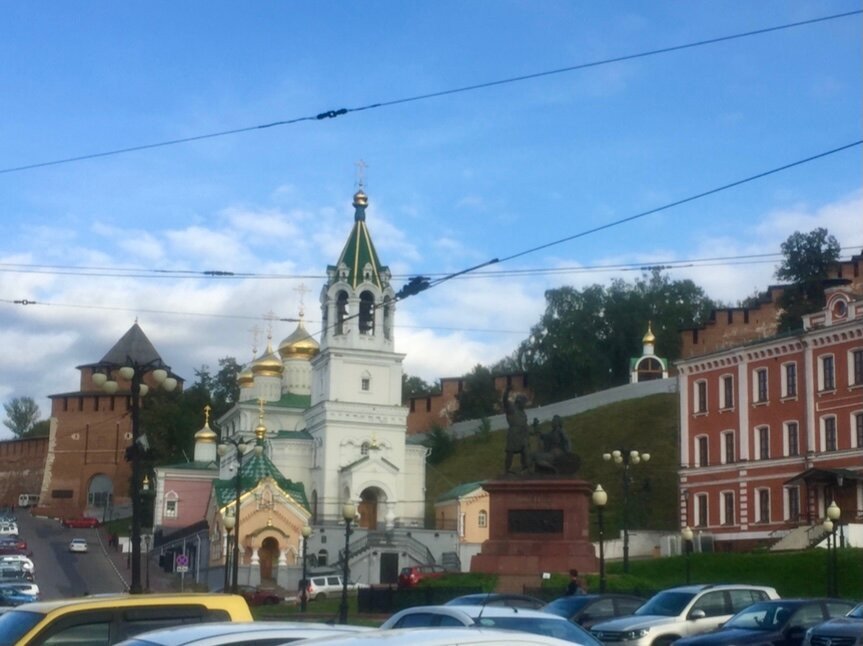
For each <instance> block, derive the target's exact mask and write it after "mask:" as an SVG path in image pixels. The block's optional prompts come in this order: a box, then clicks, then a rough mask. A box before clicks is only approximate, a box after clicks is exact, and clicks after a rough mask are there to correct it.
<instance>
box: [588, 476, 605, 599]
mask: <svg viewBox="0 0 863 646" xmlns="http://www.w3.org/2000/svg"><path fill="white" fill-rule="evenodd" d="M591 497H592V499H593V504H594V505H595V506H596V520H597V525H598V527H599V592H600V593H601V594H602V593H605V551H604V548H603V543H602V541H603V534H604V531H605V530H604V527H603V524H602V510H603V509H604V508H605V504H606V503H607V502H608V494H607V493H606V492H605V490H604V489H603V488H602V485H599V484H598V485H596V489H594V490H593V495H592V496H591Z"/></svg>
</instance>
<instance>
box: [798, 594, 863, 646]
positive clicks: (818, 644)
mask: <svg viewBox="0 0 863 646" xmlns="http://www.w3.org/2000/svg"><path fill="white" fill-rule="evenodd" d="M831 644H833V646H840V645H841V646H861V644H863V603H861V604H859V605H857V606H855V607H854V608H853V609H852V610H851V611H850V612H849V613H848V614H847V615H845V616H844V617H839V618H836V619H831V620H830V621H825V622H824V623H823V624H819V625H817V626H815V627H813V628H810V629H809V630H807V631H806V636H805V637H804V638H803V646H830V645H831Z"/></svg>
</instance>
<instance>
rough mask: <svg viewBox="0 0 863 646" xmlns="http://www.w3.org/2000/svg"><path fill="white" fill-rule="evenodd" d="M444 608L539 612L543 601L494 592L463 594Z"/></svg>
mask: <svg viewBox="0 0 863 646" xmlns="http://www.w3.org/2000/svg"><path fill="white" fill-rule="evenodd" d="M444 605H445V606H508V607H510V608H528V609H530V610H540V609H542V607H543V606H544V605H545V601H543V600H542V599H537V598H536V597H531V596H528V595H526V594H498V593H495V592H488V593H485V592H480V593H477V594H464V595H462V596H460V597H456V598H455V599H450V600H449V601H447V602H446V603H445V604H444Z"/></svg>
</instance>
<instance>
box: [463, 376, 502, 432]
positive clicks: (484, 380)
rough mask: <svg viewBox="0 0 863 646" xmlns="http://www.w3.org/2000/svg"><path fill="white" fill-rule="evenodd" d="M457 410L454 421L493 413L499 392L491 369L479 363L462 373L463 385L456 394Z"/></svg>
mask: <svg viewBox="0 0 863 646" xmlns="http://www.w3.org/2000/svg"><path fill="white" fill-rule="evenodd" d="M456 398H457V399H458V410H457V411H456V412H455V416H454V421H456V422H459V421H462V420H466V419H480V418H481V417H488V416H489V415H494V414H495V413H496V412H497V409H498V407H499V405H500V393H498V392H497V389H496V388H495V387H494V377H493V376H492V374H491V371H490V370H489V369H488V368H486V367H484V366H481V365H479V364H477V365H476V366H475V367H474V369H473V370H472V371H471V372H469V373H467V374H466V375H464V387H463V388H462V391H461V392H460V393H459V394H458V395H456Z"/></svg>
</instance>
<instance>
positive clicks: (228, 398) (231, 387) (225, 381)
mask: <svg viewBox="0 0 863 646" xmlns="http://www.w3.org/2000/svg"><path fill="white" fill-rule="evenodd" d="M240 370H241V366H240V364H238V363H237V360H236V359H235V358H234V357H223V358H221V359H219V371H218V372H217V373H216V376H215V377H214V378H213V379H212V380H211V381H210V384H209V391H210V397H211V399H212V406H213V417H214V418H219V417H221V416H222V415H224V414H225V413H227V412H228V411H229V410H230V409H231V406H233V405H234V404H236V403H237V402H238V401H239V400H240V386H239V384H237V375H238V374H239V373H240Z"/></svg>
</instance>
